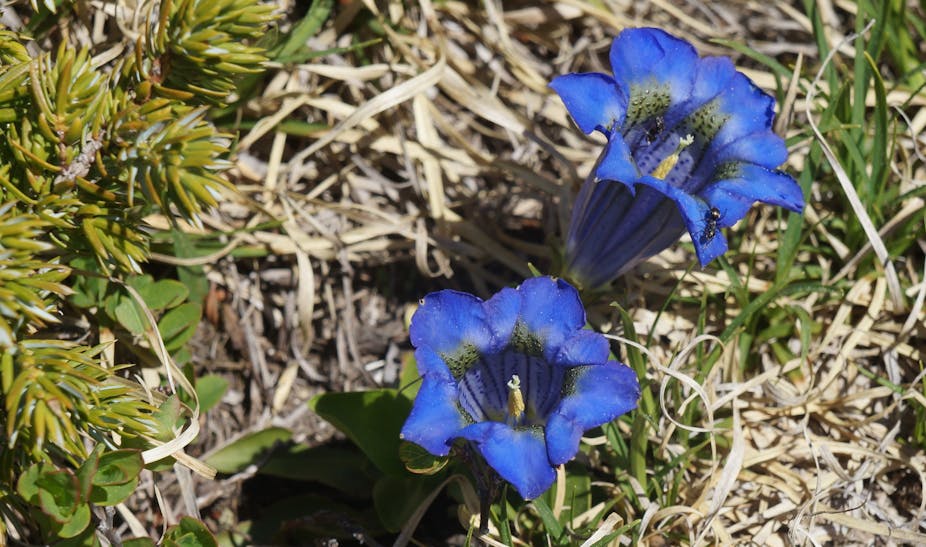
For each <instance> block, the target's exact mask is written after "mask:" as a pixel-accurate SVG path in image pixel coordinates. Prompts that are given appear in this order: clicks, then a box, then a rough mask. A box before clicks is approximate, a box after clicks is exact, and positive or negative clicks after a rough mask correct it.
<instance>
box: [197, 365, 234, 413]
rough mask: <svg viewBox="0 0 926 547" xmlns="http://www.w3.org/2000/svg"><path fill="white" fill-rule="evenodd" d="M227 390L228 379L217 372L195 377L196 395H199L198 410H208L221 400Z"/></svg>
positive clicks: (203, 411)
mask: <svg viewBox="0 0 926 547" xmlns="http://www.w3.org/2000/svg"><path fill="white" fill-rule="evenodd" d="M226 391H228V380H226V379H225V378H222V377H221V376H219V375H217V374H206V375H205V376H202V377H200V378H197V379H196V395H197V396H198V397H199V411H200V412H202V413H205V412H208V411H209V409H211V408H212V407H214V406H215V405H217V404H218V403H219V401H221V400H222V396H223V395H225V392H226Z"/></svg>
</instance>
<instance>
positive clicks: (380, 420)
mask: <svg viewBox="0 0 926 547" xmlns="http://www.w3.org/2000/svg"><path fill="white" fill-rule="evenodd" d="M411 406H412V405H411V401H409V400H408V399H407V398H405V397H404V396H402V395H399V394H398V392H396V390H394V389H380V390H375V391H359V392H352V393H323V394H321V395H318V396H316V397H315V398H313V399H312V400H311V401H309V408H311V409H312V410H314V411H315V412H316V413H317V414H318V415H319V416H321V417H322V418H324V419H326V420H328V421H329V422H331V423H332V424H333V425H334V426H335V427H337V428H338V429H340V430H341V431H342V432H343V433H344V434H345V435H347V436H348V437H349V438H350V440H352V441H353V442H354V443H355V444H356V445H357V446H358V447H360V450H362V451H363V453H364V454H366V455H367V457H368V458H370V460H371V461H372V462H373V464H374V465H376V467H378V468H379V470H380V471H382V472H383V473H386V474H392V475H402V474H404V473H405V472H406V471H405V466H404V465H402V462H401V461H400V460H399V432H400V431H401V429H402V424H403V423H404V422H405V419H406V418H407V417H408V413H409V412H410V411H411Z"/></svg>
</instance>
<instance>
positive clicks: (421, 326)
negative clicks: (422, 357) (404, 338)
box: [408, 290, 492, 354]
mask: <svg viewBox="0 0 926 547" xmlns="http://www.w3.org/2000/svg"><path fill="white" fill-rule="evenodd" d="M482 304H483V302H482V300H481V299H479V298H476V297H475V296H473V295H471V294H468V293H463V292H458V291H451V290H443V291H438V292H435V293H431V294H429V295H427V296H425V297H424V298H423V299H422V304H421V306H420V307H419V308H418V310H417V311H416V312H415V315H413V316H412V323H411V326H410V327H409V329H408V330H409V337H410V338H411V342H412V345H413V346H415V347H416V348H417V347H421V346H429V347H430V348H431V349H433V350H434V351H436V352H438V353H449V354H452V353H454V352H456V351H459V350H461V349H463V347H464V346H465V345H467V344H472V345H474V346H476V348H477V349H479V350H483V349H485V348H487V347H489V346H490V344H491V340H492V335H491V332H490V331H489V327H488V325H487V323H486V315H485V310H484V309H483V306H482Z"/></svg>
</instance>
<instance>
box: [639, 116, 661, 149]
mask: <svg viewBox="0 0 926 547" xmlns="http://www.w3.org/2000/svg"><path fill="white" fill-rule="evenodd" d="M665 129H666V121H665V120H664V119H663V118H662V116H656V121H654V122H653V125H652V126H651V127H650V128H649V129H647V130H646V133H644V134H643V139H644V140H645V141H646V144H653V141H655V140H656V137H658V136H659V134H660V133H662V132H663V131H664V130H665Z"/></svg>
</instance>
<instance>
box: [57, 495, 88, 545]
mask: <svg viewBox="0 0 926 547" xmlns="http://www.w3.org/2000/svg"><path fill="white" fill-rule="evenodd" d="M89 524H90V506H89V505H88V504H86V503H81V504H80V505H78V506H77V509H76V510H75V511H74V513H73V514H72V515H71V517H70V518H69V519H68V521H67V522H65V523H64V524H63V525H62V526H61V528H59V529H58V532H57V533H58V536H59V537H62V538H65V539H67V538H73V537H74V536H77V535H78V534H80V533H81V532H83V531H84V530H86V529H87V526H88V525H89ZM87 539H90V538H89V537H88V538H87ZM81 543H83V542H81ZM84 544H86V543H84Z"/></svg>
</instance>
